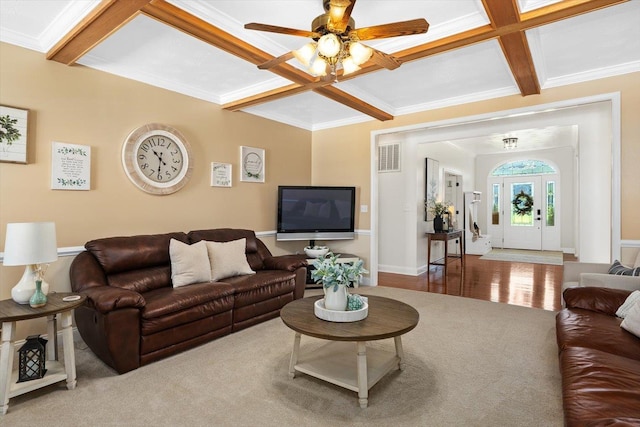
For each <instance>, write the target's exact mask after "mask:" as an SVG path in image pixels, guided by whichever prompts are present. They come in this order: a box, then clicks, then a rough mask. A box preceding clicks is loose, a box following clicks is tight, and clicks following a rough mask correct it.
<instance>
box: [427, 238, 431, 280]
mask: <svg viewBox="0 0 640 427" xmlns="http://www.w3.org/2000/svg"><path fill="white" fill-rule="evenodd" d="M430 267H431V236H430V235H427V283H429V275H430V274H429V269H430Z"/></svg>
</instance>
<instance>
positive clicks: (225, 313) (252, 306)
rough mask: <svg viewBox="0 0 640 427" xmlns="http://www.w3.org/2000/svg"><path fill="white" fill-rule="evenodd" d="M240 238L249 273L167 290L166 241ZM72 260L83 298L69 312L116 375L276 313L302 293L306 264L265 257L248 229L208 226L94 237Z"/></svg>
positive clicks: (76, 287)
mask: <svg viewBox="0 0 640 427" xmlns="http://www.w3.org/2000/svg"><path fill="white" fill-rule="evenodd" d="M172 238H173V239H177V240H179V241H181V242H184V243H189V244H191V243H196V242H198V241H200V240H208V241H217V242H227V241H231V240H237V239H241V238H246V239H247V246H246V255H247V261H248V262H249V265H250V266H251V269H252V270H254V271H256V274H253V275H245V276H236V277H231V278H227V279H223V281H220V282H215V283H197V284H192V285H188V286H182V287H178V288H173V287H172V283H171V260H170V258H169V242H170V240H171V239H172ZM85 249H86V251H84V252H82V253H80V254H79V255H78V256H77V257H76V258H75V259H74V261H73V263H72V264H71V269H70V276H71V288H72V289H73V291H75V292H79V293H81V294H84V295H86V296H87V302H86V304H85V305H84V306H82V307H80V308H78V309H76V310H75V320H76V324H77V327H78V330H79V332H80V335H81V336H82V338H83V340H84V341H85V342H86V343H87V345H88V346H89V347H90V348H91V350H92V351H93V352H94V353H95V354H96V355H97V356H98V357H100V359H102V360H103V361H104V362H105V363H106V364H107V365H109V366H111V367H112V368H113V369H115V370H116V371H117V372H118V373H120V374H122V373H125V372H128V371H131V370H133V369H136V368H138V367H140V366H143V365H146V364H148V363H151V362H153V361H155V360H158V359H161V358H164V357H167V356H169V355H172V354H175V353H178V352H181V351H183V350H186V349H188V348H192V347H194V346H197V345H199V344H202V343H204V342H207V341H210V340H213V339H215V338H217V337H220V336H223V335H226V334H229V333H231V332H234V331H238V330H240V329H243V328H246V327H248V326H251V325H254V324H256V323H259V322H263V321H265V320H268V319H271V318H274V317H277V316H279V314H280V309H281V308H282V307H283V306H284V305H285V304H286V303H288V302H290V301H293V300H294V299H298V298H302V296H303V295H304V288H305V281H306V280H305V279H306V263H305V262H304V260H301V259H300V257H295V256H276V257H274V256H272V255H271V252H270V251H269V249H267V247H266V246H265V245H264V243H263V242H262V241H261V240H260V239H258V238H257V237H256V235H255V233H254V232H253V231H251V230H241V229H212V230H199V231H191V232H189V233H180V232H178V233H168V234H157V235H140V236H131V237H112V238H105V239H98V240H93V241H90V242H88V243H87V244H86V245H85Z"/></svg>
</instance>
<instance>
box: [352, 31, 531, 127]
mask: <svg viewBox="0 0 640 427" xmlns="http://www.w3.org/2000/svg"><path fill="white" fill-rule="evenodd" d="M347 84H348V88H347ZM344 87H345V91H347V92H349V93H352V94H354V95H356V94H357V95H356V96H358V97H362V98H366V99H365V100H371V101H373V100H374V99H375V98H377V99H378V100H380V101H378V102H381V103H382V104H383V105H387V106H389V107H390V108H392V109H393V113H394V114H397V115H398V114H407V113H409V112H414V111H424V110H425V109H428V106H430V105H431V106H434V105H442V103H447V104H448V105H451V103H463V102H469V101H470V100H474V101H476V100H478V97H496V96H504V95H507V94H513V93H518V88H517V86H516V83H515V81H514V80H513V77H512V76H511V73H510V72H509V67H508V65H507V63H506V62H505V60H504V56H503V54H502V51H501V49H500V46H499V44H498V42H496V41H495V40H492V41H489V42H485V43H479V44H476V45H473V46H470V47H467V48H463V49H460V50H456V51H453V52H448V53H443V54H440V55H435V56H431V57H429V58H426V59H424V60H421V61H415V62H410V63H407V64H403V65H402V67H400V68H399V69H397V70H393V71H386V70H383V71H379V72H376V73H371V74H367V75H365V76H362V77H358V78H357V79H353V80H349V81H348V82H345V86H344ZM367 94H370V96H371V98H369V97H367ZM376 105H379V104H376Z"/></svg>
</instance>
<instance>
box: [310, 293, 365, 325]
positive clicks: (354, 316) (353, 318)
mask: <svg viewBox="0 0 640 427" xmlns="http://www.w3.org/2000/svg"><path fill="white" fill-rule="evenodd" d="M362 299H363V300H364V305H363V306H362V308H361V309H359V310H352V311H336V310H328V309H326V308H324V299H323V298H321V299H319V300H317V301H316V302H315V304H314V305H313V311H314V313H315V315H316V317H319V318H320V319H322V320H327V321H329V322H343V323H344V322H357V321H358V320H362V319H364V318H365V317H367V315H368V314H369V303H368V301H367V300H366V297H363V298H362Z"/></svg>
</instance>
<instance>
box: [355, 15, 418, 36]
mask: <svg viewBox="0 0 640 427" xmlns="http://www.w3.org/2000/svg"><path fill="white" fill-rule="evenodd" d="M427 30H429V23H428V22H427V21H426V20H425V19H424V18H418V19H412V20H410V21H402V22H394V23H391V24H383V25H375V26H373V27H365V28H359V29H357V30H351V31H349V36H355V37H357V38H358V40H372V39H384V38H388V37H398V36H408V35H411V34H423V33H426V32H427Z"/></svg>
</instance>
